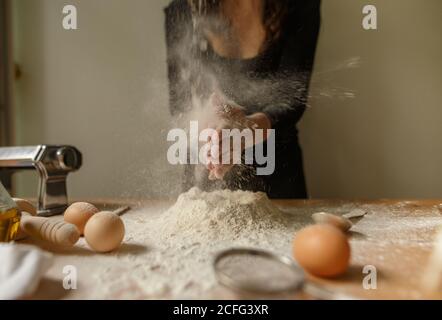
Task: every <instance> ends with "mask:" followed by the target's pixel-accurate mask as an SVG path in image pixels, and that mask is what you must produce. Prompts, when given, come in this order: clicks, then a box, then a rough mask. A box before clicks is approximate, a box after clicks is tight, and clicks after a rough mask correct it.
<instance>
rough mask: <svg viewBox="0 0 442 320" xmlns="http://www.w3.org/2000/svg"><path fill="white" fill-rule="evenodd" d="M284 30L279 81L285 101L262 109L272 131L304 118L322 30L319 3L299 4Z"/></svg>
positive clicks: (309, 0) (304, 2)
mask: <svg viewBox="0 0 442 320" xmlns="http://www.w3.org/2000/svg"><path fill="white" fill-rule="evenodd" d="M293 10H294V11H293V13H291V14H290V16H289V22H288V24H287V28H286V30H285V31H284V32H285V33H286V35H285V43H284V48H283V53H282V56H281V62H280V68H279V71H278V74H277V81H278V82H279V84H280V88H279V90H281V91H282V92H281V96H283V99H282V101H274V102H273V103H271V104H269V105H268V106H266V107H265V108H264V109H263V112H264V113H266V115H267V116H268V117H269V118H270V121H271V123H272V128H277V127H280V126H285V125H289V126H294V125H295V124H296V123H297V122H298V121H299V120H300V118H301V117H302V115H303V113H304V111H305V107H306V103H307V98H308V89H309V84H310V79H311V73H312V69H313V61H314V56H315V52H316V43H317V39H318V35H319V29H320V1H319V0H308V1H298V5H297V7H295V8H294V9H293Z"/></svg>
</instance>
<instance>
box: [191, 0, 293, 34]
mask: <svg viewBox="0 0 442 320" xmlns="http://www.w3.org/2000/svg"><path fill="white" fill-rule="evenodd" d="M222 1H223V0H188V2H189V4H190V6H191V8H192V14H194V15H196V16H200V17H205V16H210V15H215V14H217V13H218V12H219V9H220V5H221V2H222ZM262 1H263V2H264V12H263V24H264V27H265V28H266V31H267V37H268V40H269V41H272V40H275V39H277V38H278V37H279V36H280V34H281V29H282V27H283V24H284V22H285V17H286V15H287V13H288V12H289V10H290V5H291V4H292V3H293V2H294V0H262Z"/></svg>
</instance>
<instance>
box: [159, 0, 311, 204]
mask: <svg viewBox="0 0 442 320" xmlns="http://www.w3.org/2000/svg"><path fill="white" fill-rule="evenodd" d="M319 7H320V0H293V1H291V6H290V10H289V12H288V13H287V15H286V18H285V20H284V21H285V22H284V23H283V25H282V30H281V35H280V36H279V37H278V39H277V40H275V41H274V42H272V43H270V45H268V46H267V47H266V49H265V50H264V52H262V53H261V54H259V55H258V56H257V57H255V58H251V59H232V58H225V57H221V56H219V55H217V54H216V53H215V52H214V51H213V50H212V49H211V47H210V45H209V43H208V41H207V40H206V39H205V38H204V36H202V35H201V32H199V30H196V29H195V24H194V23H193V20H192V13H191V9H190V6H189V5H188V2H187V1H186V0H175V1H173V2H172V3H171V4H170V5H169V6H168V7H167V8H166V10H165V13H166V40H167V41H166V43H167V62H168V76H169V91H170V110H171V112H172V114H179V113H182V112H186V111H188V110H190V109H191V108H192V101H193V100H192V95H198V96H209V95H210V94H211V93H213V87H214V86H216V87H217V89H218V90H221V91H222V93H223V94H224V95H225V96H227V97H228V98H229V100H232V101H234V102H235V103H236V104H238V105H240V106H242V107H243V108H244V111H245V112H246V114H252V113H255V112H264V113H265V114H266V115H267V116H268V117H269V119H270V120H271V123H272V129H275V134H276V136H275V137H276V146H275V149H276V154H275V156H276V166H275V171H274V173H273V174H272V175H270V176H256V175H254V174H250V171H248V173H247V174H245V173H244V172H239V171H235V170H233V171H232V172H231V173H230V174H229V176H228V177H226V179H225V181H224V184H221V187H222V186H226V187H229V188H241V189H247V190H253V191H264V192H267V194H268V195H269V196H270V197H272V198H305V197H307V192H306V186H305V179H304V173H303V164H302V154H301V149H300V146H299V143H298V137H297V129H296V123H297V122H298V121H299V119H300V118H301V117H302V115H303V113H304V111H305V107H306V101H307V98H308V87H309V82H310V76H311V71H312V66H313V59H314V54H315V49H316V42H317V37H318V32H319V26H320V8H319ZM238 170H240V169H238ZM238 175H239V176H241V178H240V179H238ZM199 176H200V177H201V174H199ZM203 176H204V175H203ZM202 181H203V182H202ZM195 184H196V185H200V187H203V188H206V189H211V188H216V187H219V185H220V184H219V183H218V184H217V183H211V182H209V181H208V180H207V179H201V178H200V179H195V172H194V168H193V169H191V168H190V167H189V168H187V170H186V187H185V188H188V187H190V186H192V185H195Z"/></svg>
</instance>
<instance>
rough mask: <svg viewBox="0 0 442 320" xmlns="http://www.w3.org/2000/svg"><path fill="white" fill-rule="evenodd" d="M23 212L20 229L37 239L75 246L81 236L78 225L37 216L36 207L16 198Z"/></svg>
mask: <svg viewBox="0 0 442 320" xmlns="http://www.w3.org/2000/svg"><path fill="white" fill-rule="evenodd" d="M14 201H15V203H16V204H17V206H18V208H19V209H20V211H21V212H22V217H21V220H20V229H21V230H22V231H23V232H24V233H26V234H28V235H30V236H32V237H35V238H37V239H41V240H45V241H48V242H51V243H54V244H57V245H61V246H70V247H71V246H73V245H74V244H75V243H76V242H77V241H78V239H79V238H80V233H79V232H78V229H77V227H76V226H74V225H73V224H70V223H66V222H64V221H54V220H51V219H48V218H42V217H35V216H33V215H35V214H36V210H35V208H34V207H33V206H32V204H31V203H30V202H28V201H26V200H23V199H14Z"/></svg>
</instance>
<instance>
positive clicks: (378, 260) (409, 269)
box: [26, 199, 442, 299]
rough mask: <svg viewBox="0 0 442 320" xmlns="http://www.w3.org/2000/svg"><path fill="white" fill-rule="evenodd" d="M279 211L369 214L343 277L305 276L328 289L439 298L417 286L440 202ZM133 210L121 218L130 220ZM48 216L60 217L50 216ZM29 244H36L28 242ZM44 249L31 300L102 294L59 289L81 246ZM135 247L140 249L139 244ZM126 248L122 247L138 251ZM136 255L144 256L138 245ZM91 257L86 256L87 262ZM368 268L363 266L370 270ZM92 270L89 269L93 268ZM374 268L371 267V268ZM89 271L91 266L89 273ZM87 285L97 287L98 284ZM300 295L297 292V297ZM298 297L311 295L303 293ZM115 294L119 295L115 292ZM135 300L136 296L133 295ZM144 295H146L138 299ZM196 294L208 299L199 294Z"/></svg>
mask: <svg viewBox="0 0 442 320" xmlns="http://www.w3.org/2000/svg"><path fill="white" fill-rule="evenodd" d="M91 202H93V203H100V205H101V206H102V207H104V208H107V209H109V208H116V207H118V206H122V205H131V206H132V207H136V206H148V207H150V208H151V209H152V210H164V209H165V208H167V207H168V206H170V205H171V204H173V202H172V201H163V200H149V201H147V200H142V201H138V200H119V201H115V200H106V199H100V200H95V201H91ZM275 203H276V204H277V205H278V206H280V207H281V208H282V209H294V210H296V209H299V208H302V209H303V210H302V211H303V212H306V213H305V214H312V213H314V212H318V211H328V212H332V213H338V214H339V213H345V212H346V211H347V212H348V210H349V209H350V208H355V207H358V208H364V209H366V210H368V211H369V212H370V217H369V218H367V219H366V218H364V219H362V220H361V221H360V222H359V223H358V224H356V225H355V226H354V227H353V228H352V232H351V233H350V236H351V247H352V261H351V268H350V269H349V271H348V272H347V274H346V275H344V276H342V277H340V278H338V279H333V280H325V279H318V278H314V277H309V279H310V280H311V281H312V282H314V283H316V284H320V285H323V286H325V287H326V288H327V289H329V290H332V291H336V292H339V293H342V294H345V295H348V296H352V297H355V298H362V299H424V298H435V299H442V292H439V293H432V294H427V293H425V292H424V291H423V290H422V286H421V280H422V276H423V274H424V272H425V268H426V266H427V261H428V258H429V256H430V254H431V252H432V248H433V239H434V236H435V234H436V232H437V230H438V228H439V229H440V228H441V226H442V200H425V201H419V200H416V201H414V200H406V201H399V200H376V201H344V200H285V201H275ZM131 215H132V213H131V212H129V213H127V214H126V216H125V219H131V218H135V217H134V216H131ZM53 219H60V217H55V218H53ZM26 242H28V243H35V242H34V241H30V240H27V241H26ZM37 244H38V245H40V246H42V247H43V248H44V249H46V250H48V251H51V252H53V253H54V256H55V259H54V266H53V267H52V268H51V269H50V270H49V272H48V275H47V277H46V278H45V279H43V281H42V282H41V285H40V287H39V288H38V290H37V293H36V294H35V295H34V296H33V297H32V298H35V299H82V298H102V297H91V296H88V295H87V290H86V289H82V288H78V289H77V290H70V291H66V290H64V289H63V288H62V281H63V277H64V275H63V274H62V272H61V269H62V267H63V266H64V265H66V264H70V263H72V261H76V259H78V261H80V260H81V259H83V260H81V261H86V259H88V261H89V262H90V261H93V259H94V255H90V254H89V253H88V252H86V251H85V249H84V248H83V247H82V248H74V249H73V250H71V251H69V252H66V251H63V250H60V249H59V248H54V247H52V246H50V245H47V244H42V243H37ZM138 249H140V248H138ZM138 249H137V248H134V247H130V246H126V247H124V248H122V250H138ZM140 254H144V253H143V251H142V250H141V249H140ZM89 259H90V260H89ZM365 266H373V267H375V268H376V272H377V287H376V289H367V288H364V286H363V281H364V278H365V277H366V276H367V274H364V273H363V269H364V267H365ZM373 267H367V268H373ZM92 269H93V268H92ZM371 270H373V269H371ZM93 271H94V270H90V272H91V273H92V272H93ZM91 281H92V280H91ZM89 285H96V286H99V285H100V283H92V284H91V283H90V284H89ZM231 297H232V296H229V295H228V294H226V292H225V290H222V289H220V290H219V291H218V290H215V291H214V293H213V295H211V296H210V298H231ZM299 297H300V296H298V298H299ZM301 297H302V298H310V297H309V296H306V295H303V296H301ZM114 298H118V296H114ZM135 298H137V297H135ZM139 298H146V297H139ZM201 298H207V296H205V297H201Z"/></svg>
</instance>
